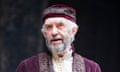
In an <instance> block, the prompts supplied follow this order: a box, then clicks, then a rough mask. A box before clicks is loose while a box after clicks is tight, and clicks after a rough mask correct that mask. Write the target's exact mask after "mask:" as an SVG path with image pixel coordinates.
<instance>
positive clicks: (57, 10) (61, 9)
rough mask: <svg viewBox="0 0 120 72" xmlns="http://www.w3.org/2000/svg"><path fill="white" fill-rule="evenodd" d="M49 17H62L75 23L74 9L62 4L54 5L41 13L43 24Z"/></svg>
mask: <svg viewBox="0 0 120 72" xmlns="http://www.w3.org/2000/svg"><path fill="white" fill-rule="evenodd" d="M49 17H64V18H66V19H68V20H71V21H73V22H75V23H76V11H75V9H74V8H72V7H70V6H67V5H64V4H55V5H52V6H50V7H48V8H46V9H45V10H44V11H43V22H44V20H45V19H46V18H49Z"/></svg>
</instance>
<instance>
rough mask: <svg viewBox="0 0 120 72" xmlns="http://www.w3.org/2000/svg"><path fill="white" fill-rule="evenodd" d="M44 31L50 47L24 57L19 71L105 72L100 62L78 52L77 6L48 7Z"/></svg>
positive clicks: (44, 15)
mask: <svg viewBox="0 0 120 72" xmlns="http://www.w3.org/2000/svg"><path fill="white" fill-rule="evenodd" d="M41 31H42V33H43V36H44V38H45V40H46V46H47V49H48V50H47V51H46V52H43V53H40V54H37V55H35V56H32V57H30V58H27V59H25V60H23V61H22V62H21V63H20V64H19V65H18V67H17V70H16V72H101V69H100V67H99V65H98V64H97V63H96V62H94V61H92V60H90V59H87V58H85V57H82V56H81V55H79V54H77V53H75V52H74V49H75V48H74V47H73V41H74V39H75V38H74V37H75V35H76V33H77V31H78V25H77V24H76V12H75V9H73V8H72V7H70V6H67V5H63V4H56V5H52V6H50V7H48V8H46V9H45V10H44V12H43V26H42V29H41Z"/></svg>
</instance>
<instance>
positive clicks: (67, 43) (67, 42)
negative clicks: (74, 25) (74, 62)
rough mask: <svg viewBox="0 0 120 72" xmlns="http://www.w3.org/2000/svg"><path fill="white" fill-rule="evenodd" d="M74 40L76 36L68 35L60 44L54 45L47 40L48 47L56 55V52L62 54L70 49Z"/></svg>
mask: <svg viewBox="0 0 120 72" xmlns="http://www.w3.org/2000/svg"><path fill="white" fill-rule="evenodd" d="M73 41H74V37H72V36H67V37H66V38H64V40H63V43H61V44H58V45H52V44H49V43H48V41H47V40H46V44H47V47H48V49H49V51H50V52H51V53H52V54H54V55H56V54H61V53H64V52H65V51H66V50H69V49H70V47H71V43H72V42H73Z"/></svg>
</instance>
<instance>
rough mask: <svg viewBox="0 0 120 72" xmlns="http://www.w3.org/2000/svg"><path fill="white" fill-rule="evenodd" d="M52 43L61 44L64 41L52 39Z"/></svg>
mask: <svg viewBox="0 0 120 72" xmlns="http://www.w3.org/2000/svg"><path fill="white" fill-rule="evenodd" d="M51 42H52V43H60V42H62V39H61V38H56V39H52V40H51Z"/></svg>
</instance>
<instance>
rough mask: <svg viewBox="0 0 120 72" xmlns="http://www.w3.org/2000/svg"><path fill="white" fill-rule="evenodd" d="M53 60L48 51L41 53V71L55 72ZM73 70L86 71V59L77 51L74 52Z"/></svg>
mask: <svg viewBox="0 0 120 72" xmlns="http://www.w3.org/2000/svg"><path fill="white" fill-rule="evenodd" d="M51 60H52V59H51V57H50V56H48V55H47V54H46V53H42V54H39V65H40V72H43V71H44V72H49V71H50V72H55V71H54V69H53V65H52V64H53V63H52V61H51ZM66 66H67V65H66ZM72 72H85V64H84V60H83V58H82V57H81V56H80V55H78V54H76V53H74V54H73V64H72Z"/></svg>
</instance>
